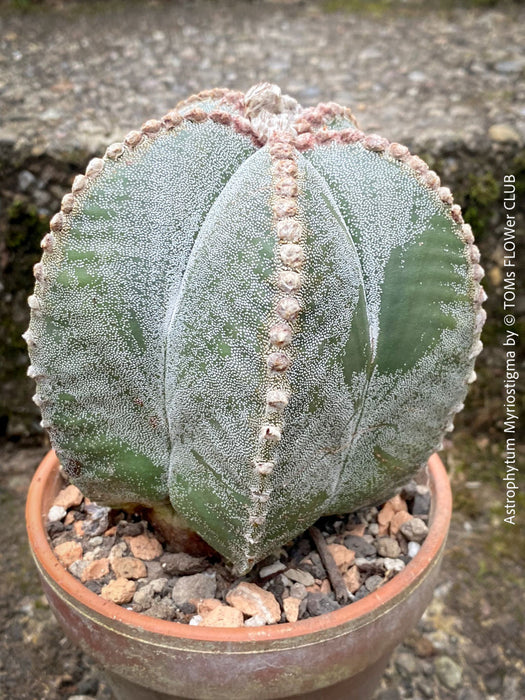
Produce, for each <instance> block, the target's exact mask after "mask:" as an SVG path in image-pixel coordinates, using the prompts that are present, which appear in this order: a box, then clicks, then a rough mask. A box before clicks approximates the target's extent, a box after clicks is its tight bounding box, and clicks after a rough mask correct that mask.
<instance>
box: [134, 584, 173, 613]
mask: <svg viewBox="0 0 525 700" xmlns="http://www.w3.org/2000/svg"><path fill="white" fill-rule="evenodd" d="M166 585H167V581H166V579H165V578H159V579H153V581H150V582H149V583H147V584H146V585H145V586H143V587H142V588H140V589H139V590H138V591H137V592H136V593H135V595H134V596H133V605H134V606H135V607H136V609H137V612H142V611H143V610H147V609H148V608H150V607H151V606H152V605H153V603H154V601H155V596H156V595H159V594H161V593H163V592H164V590H165V588H166Z"/></svg>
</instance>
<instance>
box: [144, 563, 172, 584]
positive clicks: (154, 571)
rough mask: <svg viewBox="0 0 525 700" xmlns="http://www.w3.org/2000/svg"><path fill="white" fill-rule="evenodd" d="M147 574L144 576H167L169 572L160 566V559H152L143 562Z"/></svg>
mask: <svg viewBox="0 0 525 700" xmlns="http://www.w3.org/2000/svg"><path fill="white" fill-rule="evenodd" d="M145 564H146V570H147V572H148V573H147V574H146V576H147V577H148V578H150V579H154V578H169V574H167V573H166V571H165V570H164V569H163V568H162V565H161V563H160V561H158V560H157V559H153V560H152V561H147V562H145Z"/></svg>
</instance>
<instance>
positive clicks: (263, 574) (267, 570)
mask: <svg viewBox="0 0 525 700" xmlns="http://www.w3.org/2000/svg"><path fill="white" fill-rule="evenodd" d="M285 569H286V566H285V564H283V563H282V562H281V561H274V563H273V564H268V566H263V567H262V569H261V570H260V571H259V578H267V577H268V576H273V575H274V574H278V573H279V572H281V571H284V570H285Z"/></svg>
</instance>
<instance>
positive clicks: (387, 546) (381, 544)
mask: <svg viewBox="0 0 525 700" xmlns="http://www.w3.org/2000/svg"><path fill="white" fill-rule="evenodd" d="M376 548H377V553H378V554H379V556H380V557H391V558H392V559H395V558H396V557H398V556H399V555H400V554H401V549H400V547H399V544H398V543H397V540H395V539H394V538H393V537H380V538H379V539H378V540H377V545H376Z"/></svg>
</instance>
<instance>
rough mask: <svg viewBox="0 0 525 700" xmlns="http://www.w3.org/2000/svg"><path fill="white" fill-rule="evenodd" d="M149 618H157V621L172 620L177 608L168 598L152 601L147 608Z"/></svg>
mask: <svg viewBox="0 0 525 700" xmlns="http://www.w3.org/2000/svg"><path fill="white" fill-rule="evenodd" d="M147 614H148V615H149V617H157V618H158V619H159V620H173V619H174V618H175V616H176V615H177V606H176V605H175V603H174V602H173V601H172V600H171V599H170V598H161V599H160V600H154V601H153V603H152V604H151V605H150V607H149V608H148V611H147Z"/></svg>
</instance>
